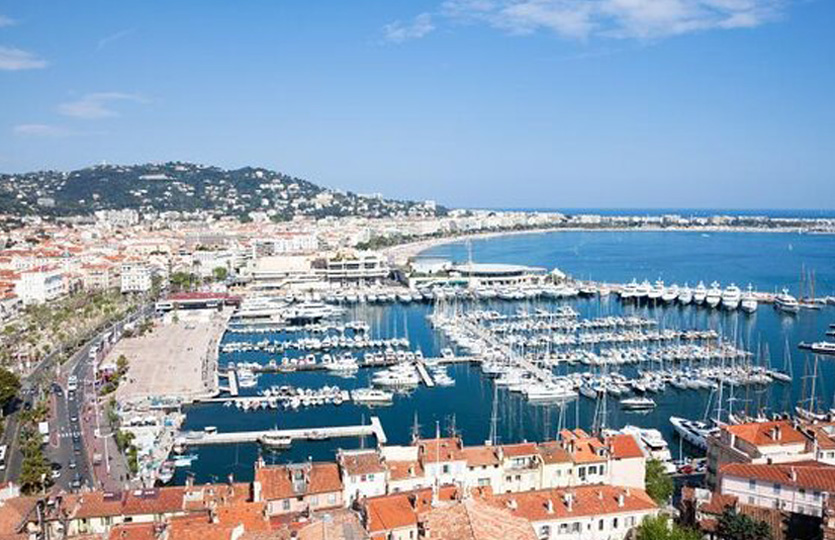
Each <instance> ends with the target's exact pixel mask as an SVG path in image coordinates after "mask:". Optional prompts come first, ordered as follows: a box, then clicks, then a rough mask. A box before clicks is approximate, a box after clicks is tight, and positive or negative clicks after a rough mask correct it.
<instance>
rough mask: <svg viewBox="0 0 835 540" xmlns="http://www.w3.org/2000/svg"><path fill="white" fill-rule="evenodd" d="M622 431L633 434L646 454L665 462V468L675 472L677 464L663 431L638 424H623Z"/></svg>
mask: <svg viewBox="0 0 835 540" xmlns="http://www.w3.org/2000/svg"><path fill="white" fill-rule="evenodd" d="M620 433H626V434H628V435H632V436H633V437H634V438H635V440H637V441H638V444H640V445H641V446H642V447H643V449H644V451H645V452H646V454H647V455H648V456H649V457H650V458H652V459H657V460H658V461H660V462H661V463H663V464H664V469H666V471H667V472H668V473H671V472H675V468H676V467H675V465H674V464H673V456H672V453H671V452H670V447H669V446H668V445H667V441H665V440H664V437H663V436H662V435H661V432H660V431H658V430H657V429H653V428H642V427H638V426H623V429H621V430H620Z"/></svg>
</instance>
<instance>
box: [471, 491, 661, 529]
mask: <svg viewBox="0 0 835 540" xmlns="http://www.w3.org/2000/svg"><path fill="white" fill-rule="evenodd" d="M621 497H622V500H623V506H621V505H620V503H619V499H620V498H621ZM569 498H571V499H572V502H571V504H570V506H571V509H569V503H568V499H569ZM487 500H488V501H490V502H492V503H493V504H497V505H501V506H504V507H507V508H508V509H509V510H510V512H511V514H513V515H514V516H519V517H523V518H525V519H527V520H529V521H542V520H556V519H565V518H575V517H578V516H601V515H606V514H621V513H625V512H639V511H647V512H649V511H653V510H655V509H657V508H658V507H657V505H656V504H655V503H654V502H653V500H652V499H651V498H650V497H649V495H647V493H646V492H645V491H644V490H641V489H632V488H622V487H615V486H608V485H597V486H582V487H577V488H572V489H547V490H541V491H523V492H519V493H507V494H504V495H497V496H495V497H493V498H492V499H487ZM549 501H550V511H549Z"/></svg>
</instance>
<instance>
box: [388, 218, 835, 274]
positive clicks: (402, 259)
mask: <svg viewBox="0 0 835 540" xmlns="http://www.w3.org/2000/svg"><path fill="white" fill-rule="evenodd" d="M554 232H693V233H732V232H736V233H761V234H771V233H778V234H790V233H794V234H803V233H806V234H815V235H818V234H821V235H827V234H835V233H828V232H818V231H814V232H808V231H806V230H805V229H802V228H798V227H786V228H774V229H763V228H759V227H726V226H706V227H635V228H617V227H597V228H595V227H547V228H544V229H525V230H509V231H486V232H479V233H475V234H458V235H453V236H447V237H443V238H428V239H426V240H417V241H415V242H408V243H405V244H399V245H396V246H390V247H386V248H383V249H382V250H380V253H381V254H382V255H383V256H385V257H388V258H389V259H391V260H392V261H393V262H394V263H395V264H398V265H399V264H405V263H407V262H408V261H409V260H410V259H412V258H414V257H418V256H420V255H421V254H422V253H423V252H425V251H428V250H430V249H432V248H436V247H439V246H444V245H447V244H457V243H459V242H465V241H467V240H484V239H488V238H497V237H501V236H518V235H524V234H548V233H554Z"/></svg>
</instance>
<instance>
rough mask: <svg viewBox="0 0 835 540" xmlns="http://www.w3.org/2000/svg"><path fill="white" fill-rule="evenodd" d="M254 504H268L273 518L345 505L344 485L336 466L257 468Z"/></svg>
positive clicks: (261, 463) (302, 464)
mask: <svg viewBox="0 0 835 540" xmlns="http://www.w3.org/2000/svg"><path fill="white" fill-rule="evenodd" d="M252 492H253V500H254V502H261V501H264V502H266V503H267V513H268V514H269V515H270V516H276V515H281V514H298V513H300V512H309V511H316V510H322V509H326V508H337V507H341V506H342V505H343V495H342V494H343V486H342V480H341V477H340V472H339V467H338V466H337V464H336V463H299V464H288V465H279V466H266V465H264V462H263V461H262V460H259V461H258V462H257V463H256V465H255V480H254V481H253V482H252Z"/></svg>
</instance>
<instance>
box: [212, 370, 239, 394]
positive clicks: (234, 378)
mask: <svg viewBox="0 0 835 540" xmlns="http://www.w3.org/2000/svg"><path fill="white" fill-rule="evenodd" d="M217 376H218V378H220V377H226V381H227V385H226V386H220V385H218V387H217V389H218V390H219V391H220V392H229V395H230V396H237V395H238V374H237V373H236V372H235V370H234V369H232V368H228V369H227V370H226V373H218V375H217Z"/></svg>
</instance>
